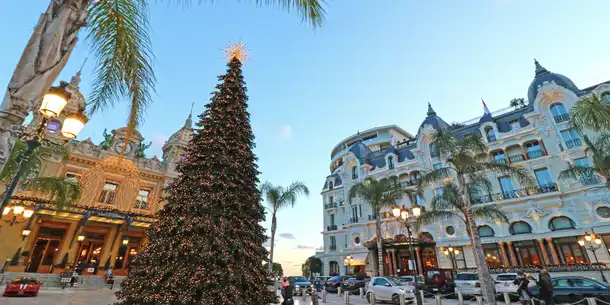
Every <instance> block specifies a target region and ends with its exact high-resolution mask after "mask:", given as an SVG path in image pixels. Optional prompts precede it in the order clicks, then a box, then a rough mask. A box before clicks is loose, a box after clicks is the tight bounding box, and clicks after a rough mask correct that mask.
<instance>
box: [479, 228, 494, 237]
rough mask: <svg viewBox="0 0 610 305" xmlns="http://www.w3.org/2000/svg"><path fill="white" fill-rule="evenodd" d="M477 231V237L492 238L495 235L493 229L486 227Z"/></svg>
mask: <svg viewBox="0 0 610 305" xmlns="http://www.w3.org/2000/svg"><path fill="white" fill-rule="evenodd" d="M477 231H479V237H493V236H495V235H496V232H494V229H492V228H491V227H490V226H487V225H483V226H480V227H479V228H478V229H477Z"/></svg>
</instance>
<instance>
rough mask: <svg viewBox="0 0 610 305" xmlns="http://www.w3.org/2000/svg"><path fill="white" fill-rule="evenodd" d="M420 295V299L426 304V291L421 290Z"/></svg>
mask: <svg viewBox="0 0 610 305" xmlns="http://www.w3.org/2000/svg"><path fill="white" fill-rule="evenodd" d="M419 297H420V298H421V299H420V300H421V303H422V304H424V300H425V299H426V295H424V291H423V290H420V291H419ZM416 299H417V297H416Z"/></svg>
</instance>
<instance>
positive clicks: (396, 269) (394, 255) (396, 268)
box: [390, 249, 398, 276]
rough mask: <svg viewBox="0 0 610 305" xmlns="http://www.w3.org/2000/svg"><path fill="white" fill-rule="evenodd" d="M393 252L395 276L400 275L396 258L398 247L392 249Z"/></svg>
mask: <svg viewBox="0 0 610 305" xmlns="http://www.w3.org/2000/svg"><path fill="white" fill-rule="evenodd" d="M390 251H391V252H392V263H393V264H394V273H393V275H394V276H397V275H398V261H397V260H396V249H391V250H390Z"/></svg>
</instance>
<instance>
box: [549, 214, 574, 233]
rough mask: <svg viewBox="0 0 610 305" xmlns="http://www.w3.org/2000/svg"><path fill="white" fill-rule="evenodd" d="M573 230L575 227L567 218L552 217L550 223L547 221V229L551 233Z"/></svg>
mask: <svg viewBox="0 0 610 305" xmlns="http://www.w3.org/2000/svg"><path fill="white" fill-rule="evenodd" d="M574 228H576V225H574V221H573V220H572V219H570V218H569V217H565V216H559V217H554V218H553V219H551V221H549V229H550V230H551V231H556V230H569V229H574Z"/></svg>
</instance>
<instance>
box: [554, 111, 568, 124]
mask: <svg viewBox="0 0 610 305" xmlns="http://www.w3.org/2000/svg"><path fill="white" fill-rule="evenodd" d="M553 118H554V119H555V123H558V124H559V123H563V122H567V121H569V120H570V115H569V114H567V113H565V114H560V115H556V116H554V117H553Z"/></svg>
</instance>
